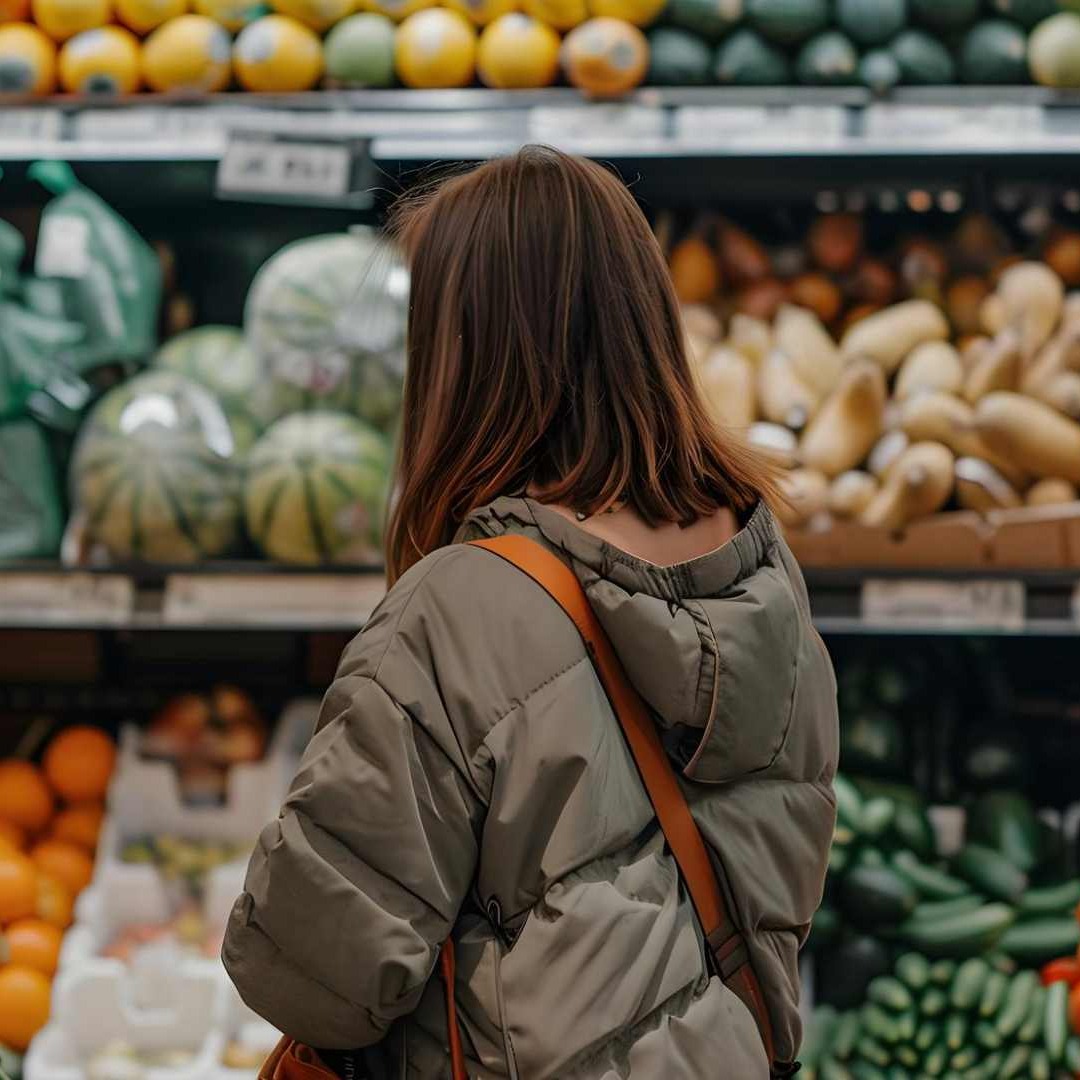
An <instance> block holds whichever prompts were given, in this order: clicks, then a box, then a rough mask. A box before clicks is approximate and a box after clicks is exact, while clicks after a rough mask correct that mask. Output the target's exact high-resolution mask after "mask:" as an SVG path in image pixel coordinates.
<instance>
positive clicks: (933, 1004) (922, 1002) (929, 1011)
mask: <svg viewBox="0 0 1080 1080" xmlns="http://www.w3.org/2000/svg"><path fill="white" fill-rule="evenodd" d="M948 1007H949V999H948V997H946V995H945V991H944V990H939V989H938V988H937V987H936V986H931V987H930V989H929V990H927V991H925V992H924V993H923V996H922V997H921V998H920V999H919V1012H921V1013H922V1015H923V1016H929V1017H930V1018H931V1019H934V1018H936V1017H939V1016H942V1015H943V1014H944V1013H945V1011H946V1009H948Z"/></svg>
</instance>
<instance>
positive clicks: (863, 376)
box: [799, 360, 886, 476]
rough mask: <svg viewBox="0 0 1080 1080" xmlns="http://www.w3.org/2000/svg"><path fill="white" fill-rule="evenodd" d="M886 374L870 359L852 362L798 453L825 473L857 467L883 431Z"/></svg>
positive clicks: (806, 434) (808, 429)
mask: <svg viewBox="0 0 1080 1080" xmlns="http://www.w3.org/2000/svg"><path fill="white" fill-rule="evenodd" d="M885 395H886V389H885V376H884V375H883V374H882V372H881V368H880V367H879V366H878V365H877V364H875V363H873V362H872V361H870V360H858V361H856V362H855V363H853V364H849V365H848V366H847V367H846V368H845V369H844V373H843V374H842V375H841V376H840V382H839V383H837V386H836V389H835V390H834V391H833V392H832V393H831V394H830V395H829V396H828V397H827V398H826V399H825V401H824V403H823V404H822V406H821V408H820V409H819V410H818V412H817V415H816V416H815V417H814V418H813V420H812V421H811V422H810V424H809V425H808V426H807V428H806V430H805V431H804V432H803V435H802V439H801V441H800V444H799V456H800V458H801V459H802V462H803V464H804V465H806V466H807V467H808V468H811V469H819V470H820V471H821V472H823V473H824V474H825V475H826V476H838V475H839V474H840V473H842V472H846V471H847V470H848V469H854V468H855V466H856V465H858V464H859V463H860V462H861V461H862V460H863V459H864V458H865V457H866V455H867V454H868V453H869V452H870V450H871V448H872V447H873V445H874V443H875V442H876V441H877V439H878V438H879V436H880V435H881V432H882V419H883V416H884V412H885Z"/></svg>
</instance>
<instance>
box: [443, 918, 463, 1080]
mask: <svg viewBox="0 0 1080 1080" xmlns="http://www.w3.org/2000/svg"><path fill="white" fill-rule="evenodd" d="M439 964H440V965H441V967H442V977H443V982H445V983H446V1037H447V1038H448V1039H449V1040H450V1075H451V1076H452V1077H453V1080H469V1077H468V1074H467V1073H466V1072H465V1051H464V1050H463V1049H462V1046H461V1029H460V1028H459V1027H458V1021H457V999H456V997H455V996H454V979H455V977H456V972H455V965H454V939H453V938H447V939H446V941H444V942H443V947H442V953H441V954H440V956H439Z"/></svg>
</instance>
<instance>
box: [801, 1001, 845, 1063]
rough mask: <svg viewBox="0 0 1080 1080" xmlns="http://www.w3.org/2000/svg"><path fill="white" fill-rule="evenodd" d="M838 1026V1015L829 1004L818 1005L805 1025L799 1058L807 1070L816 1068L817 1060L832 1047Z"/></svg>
mask: <svg viewBox="0 0 1080 1080" xmlns="http://www.w3.org/2000/svg"><path fill="white" fill-rule="evenodd" d="M839 1026H840V1015H839V1013H837V1011H836V1010H835V1009H834V1008H833V1007H832V1006H831V1005H819V1006H818V1007H817V1008H816V1009H815V1010H814V1013H813V1015H812V1016H811V1017H810V1023H809V1024H807V1025H806V1034H805V1035H804V1036H803V1043H802V1049H801V1050H800V1052H799V1059H800V1060H801V1061H802V1063H803V1068H804V1069H805V1070H807V1071H810V1070H813V1069H816V1068H817V1065H818V1062H819V1061H820V1060H821V1059H822V1058H823V1057H824V1056H825V1055H826V1054H827V1053H828V1052H829V1049H830V1048H831V1047H832V1042H833V1037H834V1036H835V1035H836V1029H837V1028H838V1027H839Z"/></svg>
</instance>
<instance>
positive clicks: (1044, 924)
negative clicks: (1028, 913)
mask: <svg viewBox="0 0 1080 1080" xmlns="http://www.w3.org/2000/svg"><path fill="white" fill-rule="evenodd" d="M998 945H999V947H1000V948H1001V950H1002V952H1006V953H1008V954H1009V956H1011V957H1012V958H1013V959H1014V960H1016V961H1017V962H1018V963H1020V964H1025V965H1028V966H1040V965H1042V964H1044V963H1046V961H1047V960H1053V959H1054V957H1056V956H1063V955H1065V954H1067V953H1074V952H1076V949H1077V946H1080V924H1078V923H1077V921H1076V919H1075V918H1072V917H1070V916H1064V915H1059V916H1056V917H1055V916H1044V917H1043V918H1039V919H1031V920H1029V921H1028V922H1022V923H1017V924H1016V925H1015V926H1010V927H1009V928H1008V930H1006V931H1005V933H1004V934H1002V936H1001V940H1000V941H999V942H998Z"/></svg>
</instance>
